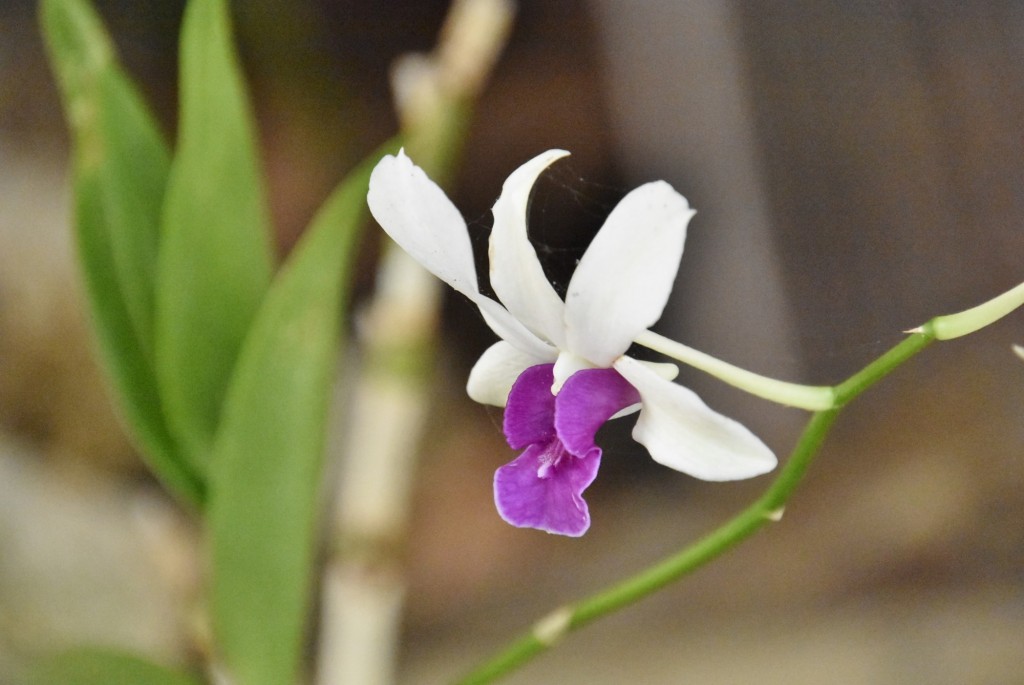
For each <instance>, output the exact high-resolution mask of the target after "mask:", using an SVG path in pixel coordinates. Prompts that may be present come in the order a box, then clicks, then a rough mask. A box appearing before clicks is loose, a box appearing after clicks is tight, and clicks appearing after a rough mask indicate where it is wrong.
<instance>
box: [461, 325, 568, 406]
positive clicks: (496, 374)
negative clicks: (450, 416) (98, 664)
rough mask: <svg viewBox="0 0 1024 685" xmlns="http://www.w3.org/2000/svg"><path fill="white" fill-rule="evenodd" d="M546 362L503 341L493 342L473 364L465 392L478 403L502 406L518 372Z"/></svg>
mask: <svg viewBox="0 0 1024 685" xmlns="http://www.w3.org/2000/svg"><path fill="white" fill-rule="evenodd" d="M550 361H551V360H550V359H540V358H537V357H534V356H532V355H529V354H525V353H523V352H521V351H520V350H518V349H516V348H515V347H513V346H512V345H510V344H508V343H507V342H504V341H502V342H497V343H494V344H493V345H491V346H490V347H488V348H487V350H486V351H485V352H484V353H483V354H482V355H481V356H480V359H478V360H477V362H476V364H474V365H473V370H472V371H470V372H469V381H468V382H467V383H466V392H467V393H469V396H470V397H471V398H472V399H473V400H474V401H476V402H479V403H481V404H492V405H494V406H495V407H504V406H505V402H506V401H507V400H508V393H509V391H510V390H511V389H512V384H513V383H515V382H516V379H517V378H519V375H520V374H521V373H522V372H523V371H525V370H526V369H528V368H530V367H531V366H535V365H537V364H544V363H546V362H550Z"/></svg>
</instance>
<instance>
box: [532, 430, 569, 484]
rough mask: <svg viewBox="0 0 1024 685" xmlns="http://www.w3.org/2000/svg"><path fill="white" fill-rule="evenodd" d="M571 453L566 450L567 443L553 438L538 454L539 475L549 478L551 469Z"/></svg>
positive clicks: (539, 476)
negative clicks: (564, 443)
mask: <svg viewBox="0 0 1024 685" xmlns="http://www.w3.org/2000/svg"><path fill="white" fill-rule="evenodd" d="M568 455H569V452H568V451H566V449H565V445H563V444H562V441H561V440H559V439H558V438H552V439H551V442H549V443H548V444H547V445H546V446H545V447H544V451H543V452H541V453H540V454H539V455H537V462H538V466H537V477H538V478H548V477H550V476H551V470H552V469H554V468H555V467H556V466H558V463H559V462H560V461H562V458H563V457H566V456H568Z"/></svg>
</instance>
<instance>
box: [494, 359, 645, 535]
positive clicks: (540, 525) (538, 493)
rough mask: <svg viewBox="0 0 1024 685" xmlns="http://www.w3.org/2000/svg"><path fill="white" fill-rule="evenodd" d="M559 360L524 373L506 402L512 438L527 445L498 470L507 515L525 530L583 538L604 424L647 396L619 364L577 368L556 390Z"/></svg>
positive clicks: (500, 501)
mask: <svg viewBox="0 0 1024 685" xmlns="http://www.w3.org/2000/svg"><path fill="white" fill-rule="evenodd" d="M553 382H554V364H539V365H537V366H531V367H530V368H528V369H526V370H525V371H523V373H522V375H520V376H519V379H518V380H517V381H516V382H515V384H514V385H513V386H512V391H511V393H509V397H508V404H507V405H506V407H505V421H504V430H505V438H506V439H507V440H508V444H509V446H510V447H511V448H512V449H524V448H525V450H524V451H523V453H522V454H520V455H519V457H517V458H516V459H514V460H513V461H511V462H509V463H508V464H505V465H504V466H502V467H501V468H499V469H498V470H497V472H495V474H494V501H495V503H496V505H497V507H498V513H499V514H501V517H502V518H503V519H505V520H506V521H508V522H509V523H511V524H512V525H513V526H518V527H520V528H537V529H538V530H543V531H547V532H548V533H557V534H560V535H569V536H573V537H577V536H580V535H583V533H585V532H586V531H587V529H588V528H589V527H590V511H589V509H588V507H587V503H586V501H584V499H583V491H584V490H586V489H587V488H588V487H589V486H590V484H591V483H592V482H593V481H594V478H595V477H596V476H597V470H598V467H599V466H600V465H601V448H600V447H598V446H597V445H596V444H594V436H595V435H596V433H597V430H598V429H599V428H600V427H601V426H602V425H603V424H604V422H605V421H607V420H608V419H609V418H611V417H612V416H613V415H615V414H616V413H618V412H619V411H621V410H623V409H625V408H626V407H629V406H631V405H633V404H636V403H637V402H639V401H640V394H639V393H638V392H637V391H636V389H634V388H633V386H631V385H630V384H629V383H627V382H626V380H625V379H624V378H622V376H620V375H619V374H618V373H617V372H616V371H615V370H614V369H584V370H581V371H577V372H576V373H574V374H573V375H572V376H570V377H569V379H568V380H567V381H566V382H565V384H564V385H563V386H562V389H561V391H560V392H559V393H558V395H552V394H551V384H552V383H553Z"/></svg>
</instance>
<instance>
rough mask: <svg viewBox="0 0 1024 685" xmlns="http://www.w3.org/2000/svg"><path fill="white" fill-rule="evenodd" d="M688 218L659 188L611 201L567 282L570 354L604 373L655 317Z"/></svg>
mask: <svg viewBox="0 0 1024 685" xmlns="http://www.w3.org/2000/svg"><path fill="white" fill-rule="evenodd" d="M693 215H694V212H693V210H691V209H690V206H689V204H687V202H686V198H684V197H683V196H682V195H680V194H679V193H677V192H676V191H675V190H673V189H672V186H670V185H669V184H668V183H665V182H664V181H656V182H654V183H648V184H646V185H642V186H640V187H639V188H637V189H636V190H634V191H632V192H631V193H629V195H627V196H626V197H624V198H623V199H622V201H621V202H619V204H618V205H617V206H616V207H615V209H614V210H612V213H611V214H610V215H609V216H608V219H607V221H605V223H604V226H602V227H601V230H600V231H599V232H598V234H597V235H596V236H595V237H594V240H593V242H591V243H590V247H588V248H587V251H586V252H585V253H584V255H583V258H582V259H581V260H580V264H579V266H578V267H576V272H575V273H574V274H573V276H572V280H571V281H569V289H568V293H567V295H566V303H565V323H566V338H567V341H566V342H567V345H568V348H569V349H570V350H572V351H573V352H575V353H576V354H578V355H580V356H581V357H586V358H587V359H589V360H590V361H592V362H594V363H595V364H598V365H600V366H607V365H609V364H611V363H612V361H613V360H614V359H615V358H616V357H618V356H619V355H621V354H622V353H623V352H625V351H626V349H627V348H628V347H629V345H630V343H632V341H633V338H635V337H636V336H637V335H638V334H639V333H640V332H641V331H643V330H645V329H647V328H650V327H651V326H652V325H654V323H655V322H656V321H657V320H658V319H659V318H661V313H662V311H663V310H664V309H665V303H666V302H667V301H668V296H669V294H670V293H671V292H672V284H673V282H674V281H675V278H676V272H677V271H678V270H679V260H680V259H681V258H682V256H683V243H684V241H685V240H686V224H687V223H689V221H690V218H691V217H692V216H693Z"/></svg>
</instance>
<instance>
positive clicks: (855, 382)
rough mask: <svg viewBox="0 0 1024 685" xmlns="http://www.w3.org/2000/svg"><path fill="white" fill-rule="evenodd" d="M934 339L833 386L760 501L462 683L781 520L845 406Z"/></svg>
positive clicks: (470, 684) (502, 670)
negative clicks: (829, 400)
mask: <svg viewBox="0 0 1024 685" xmlns="http://www.w3.org/2000/svg"><path fill="white" fill-rule="evenodd" d="M934 339H935V335H934V333H933V332H932V330H931V327H930V325H929V324H926V325H925V326H923V327H922V328H921V329H920V332H916V333H913V334H911V336H910V337H908V338H906V339H904V340H903V341H901V342H900V343H899V344H897V345H896V346H895V347H893V348H892V349H890V350H889V351H888V352H886V353H885V354H883V355H882V356H881V357H879V358H878V359H876V360H875V361H874V362H872V363H871V364H869V365H868V366H866V367H865V368H864V369H862V370H861V371H859V372H858V373H856V374H854V375H853V376H851V377H850V378H848V379H847V380H846V381H844V382H842V383H840V384H839V385H837V386H835V387H834V388H829V390H830V391H832V392H834V397H835V407H834V408H831V409H826V410H823V411H818V412H815V413H814V414H812V415H811V418H810V421H808V423H807V426H806V427H805V428H804V430H803V433H801V435H800V439H799V440H798V441H797V444H796V447H795V448H794V449H793V452H792V453H791V454H790V456H789V459H788V460H787V461H786V464H785V466H784V467H783V468H782V469H781V470H780V471H779V474H778V476H776V478H775V480H774V481H773V482H772V484H771V485H770V486H769V488H768V490H766V491H765V493H764V494H763V495H761V497H760V498H758V499H757V501H755V502H754V503H753V504H751V505H750V506H748V507H747V508H746V509H744V510H743V511H741V512H740V513H739V514H737V515H736V516H734V517H733V518H732V519H730V520H729V521H727V522H726V523H725V524H723V525H722V526H720V527H719V528H717V529H716V530H714V531H712V532H711V533H709V534H708V535H706V536H704V537H703V538H701V539H700V540H697V541H696V542H694V543H693V544H691V545H689V546H687V547H685V548H684V549H682V550H681V551H679V552H677V553H676V554H674V555H672V556H670V557H668V558H666V559H664V560H663V561H661V562H659V563H657V564H655V565H654V566H651V567H649V568H647V569H644V570H643V571H641V572H640V573H637V574H636V575H634V576H632V577H630V578H627V579H626V580H624V581H622V582H620V583H618V584H616V585H613V586H611V587H609V588H607V589H606V590H604V591H602V592H599V593H598V594H596V595H593V596H591V597H589V598H587V599H584V600H582V601H580V602H577V603H576V604H572V605H568V606H565V607H562V608H560V609H557V610H555V611H554V612H552V613H551V614H549V615H548V616H547V617H545V618H543V619H541V620H540V621H539V622H537V623H536V624H535V625H534V627H533V628H532V629H531V630H530V631H529V632H528V633H526V634H525V635H523V636H521V637H520V638H519V639H518V640H516V641H515V642H513V643H512V644H511V645H509V646H508V647H507V648H506V649H504V650H503V651H502V652H500V653H499V654H497V655H496V656H494V657H493V658H492V659H491V660H489V661H487V662H486V663H484V664H483V665H482V666H480V667H479V668H478V669H476V670H475V671H473V672H472V673H470V674H469V675H467V676H466V677H465V678H463V679H462V680H460V681H458V683H459V685H483V684H484V683H490V682H493V681H494V680H496V679H497V678H500V677H502V676H504V675H506V674H508V673H511V672H512V671H514V670H515V669H516V668H518V667H519V666H521V665H523V664H525V663H526V662H527V661H529V660H530V659H532V658H533V657H535V656H537V655H538V654H539V653H541V652H543V651H545V650H546V649H548V648H549V647H551V646H553V645H554V644H555V643H556V642H558V640H559V639H560V638H562V637H563V636H564V635H566V634H567V633H570V632H572V631H573V630H576V629H578V628H581V627H583V626H585V625H587V624H588V623H590V622H591V621H594V620H596V619H598V618H600V617H602V616H605V615H607V614H610V613H612V612H614V611H617V610H618V609H621V608H623V607H625V606H628V605H630V604H632V603H634V602H636V601H638V600H640V599H643V598H644V597H646V596H648V595H650V594H652V593H654V592H656V591H657V590H660V589H661V588H663V587H665V586H666V585H668V584H669V583H672V582H674V581H676V580H679V579H680V578H682V577H683V576H685V575H687V574H688V573H690V572H692V571H694V570H696V569H698V568H700V567H701V566H704V565H705V564H707V563H708V562H710V561H713V560H714V559H717V558H718V557H719V556H721V555H722V554H724V553H725V552H727V551H728V550H730V549H732V548H733V547H735V546H736V545H738V544H739V543H741V542H743V541H744V540H746V539H747V538H748V537H750V536H751V535H753V534H754V533H756V532H757V531H758V530H760V529H761V528H762V527H764V526H765V525H766V524H767V523H770V522H774V521H778V520H780V519H781V518H782V513H783V510H784V508H785V505H786V502H788V501H789V498H790V496H791V495H792V494H793V491H794V490H795V489H796V487H797V485H799V484H800V481H801V480H803V477H804V474H805V473H806V472H807V468H808V467H809V466H810V464H811V462H812V461H813V460H814V457H815V456H816V455H817V453H818V450H819V448H820V447H821V445H822V443H823V442H824V441H825V436H826V435H827V434H828V430H829V428H831V426H832V424H833V422H835V420H836V417H837V416H838V415H839V412H840V411H841V409H842V407H843V406H844V405H845V404H846V403H848V402H849V401H851V400H852V399H853V398H855V397H856V396H858V395H860V394H861V393H862V392H864V391H865V390H867V389H868V388H869V387H870V386H872V385H873V384H875V383H876V382H878V381H879V380H881V379H882V378H883V377H884V376H886V375H887V374H888V373H889V372H891V371H892V370H893V369H895V368H896V367H897V366H899V365H900V364H902V363H903V362H905V361H907V360H908V359H910V357H912V356H914V355H915V354H917V353H918V352H920V351H921V350H922V349H924V348H925V347H927V346H928V344H929V343H931V342H932V341H933V340H934Z"/></svg>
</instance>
